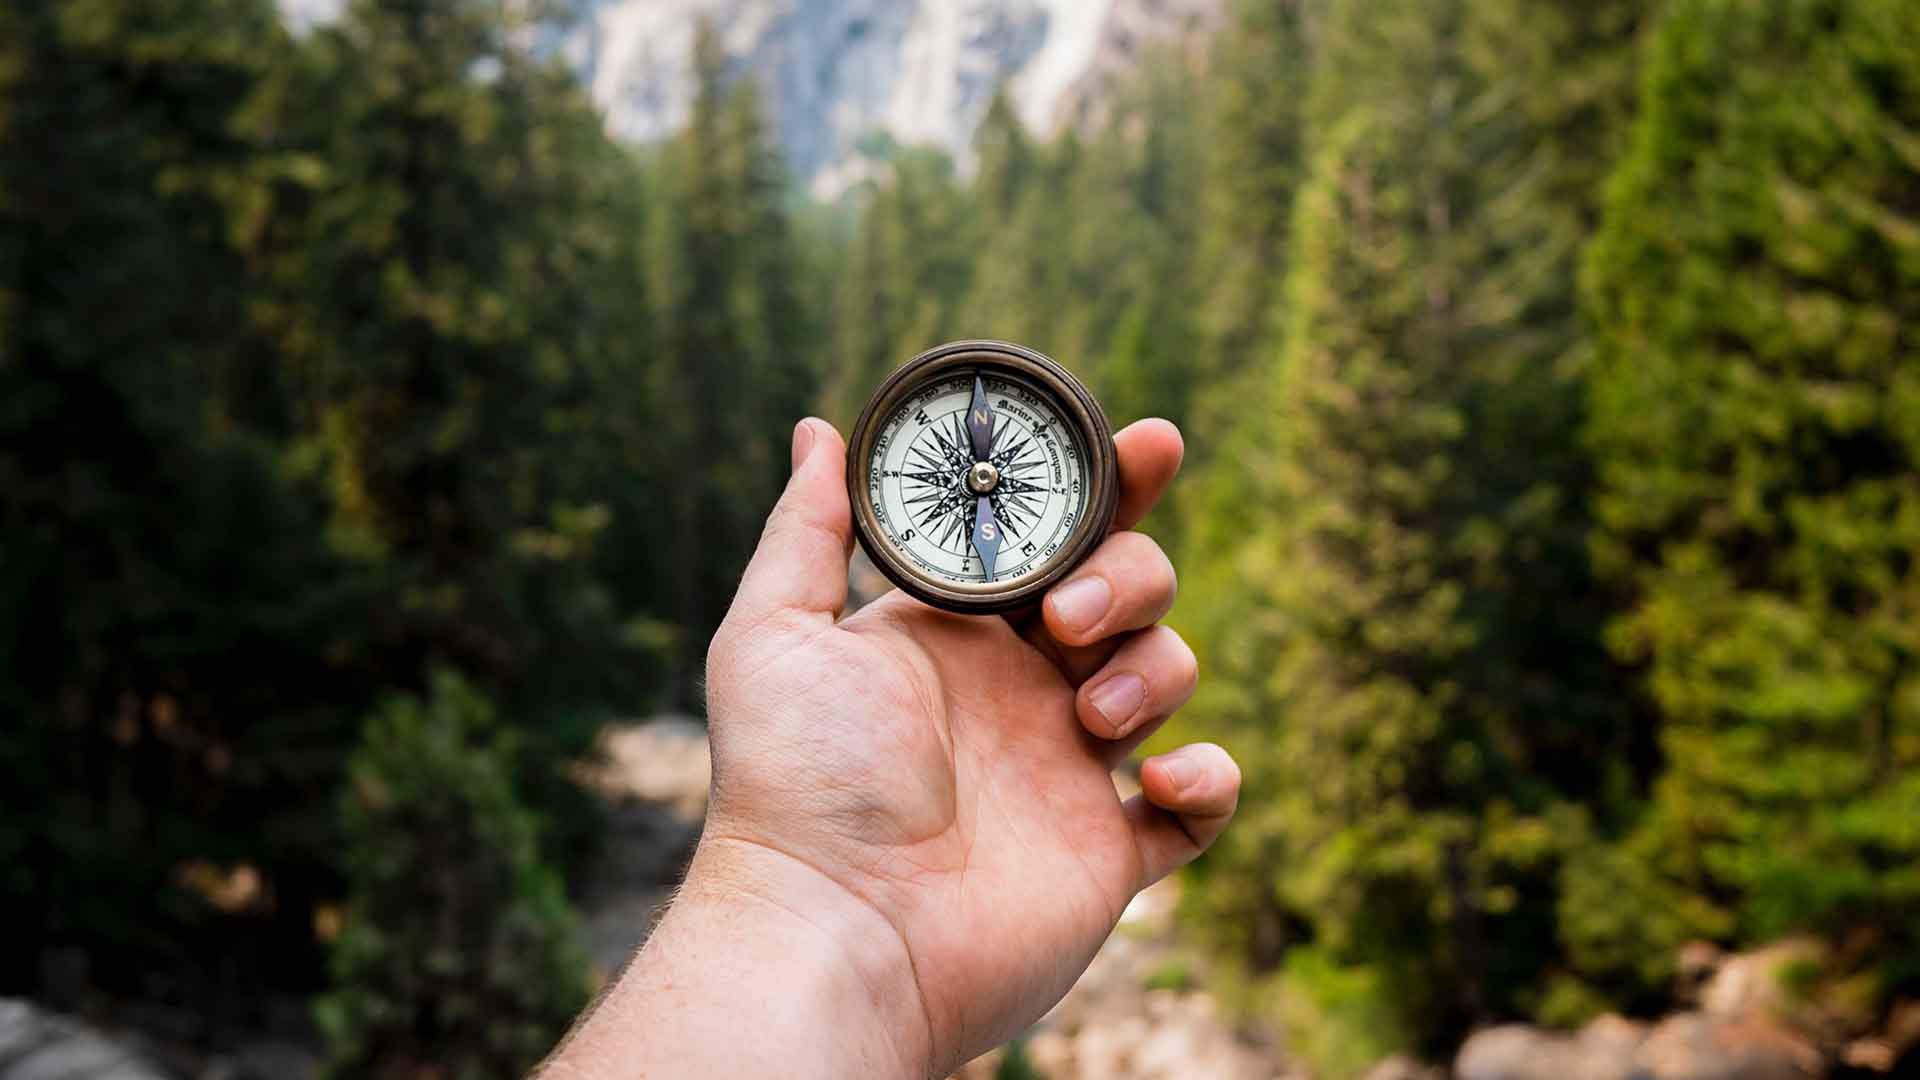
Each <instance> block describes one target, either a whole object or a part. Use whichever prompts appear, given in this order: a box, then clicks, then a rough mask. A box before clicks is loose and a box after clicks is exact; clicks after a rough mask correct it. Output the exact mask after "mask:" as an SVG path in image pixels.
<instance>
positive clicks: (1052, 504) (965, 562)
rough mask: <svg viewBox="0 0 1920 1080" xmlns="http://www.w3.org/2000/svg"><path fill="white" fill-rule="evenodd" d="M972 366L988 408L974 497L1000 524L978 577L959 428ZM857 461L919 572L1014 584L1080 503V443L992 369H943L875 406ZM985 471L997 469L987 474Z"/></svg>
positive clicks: (878, 511) (1077, 513)
mask: <svg viewBox="0 0 1920 1080" xmlns="http://www.w3.org/2000/svg"><path fill="white" fill-rule="evenodd" d="M976 376H977V377H978V378H979V379H980V381H981V383H982V385H983V386H984V387H985V390H986V395H987V401H988V403H989V404H990V405H991V407H992V413H993V418H992V425H993V441H992V452H991V455H990V458H989V460H990V462H991V464H992V465H993V469H992V470H989V471H988V476H989V477H991V478H992V479H990V480H989V481H988V482H987V484H986V485H984V486H986V487H988V490H987V491H986V492H985V494H986V497H987V498H988V499H989V500H990V501H991V504H992V507H993V516H994V519H995V520H994V521H993V522H989V523H987V529H988V535H992V534H993V532H994V531H995V530H997V531H998V532H999V533H1000V536H999V548H998V552H997V558H996V559H995V560H994V565H993V573H992V577H991V579H989V577H988V575H987V571H986V567H985V566H984V565H983V564H982V563H981V560H980V554H979V551H978V550H977V548H976V546H975V543H974V536H975V526H976V524H978V523H977V522H976V521H975V515H976V514H977V513H978V507H979V503H980V494H981V492H980V490H979V487H977V486H970V485H969V479H970V477H971V478H973V479H974V481H975V483H976V484H978V483H979V482H980V479H981V478H979V477H975V476H973V474H974V472H975V461H974V454H973V449H972V443H971V441H970V436H969V432H968V428H967V414H968V407H969V406H970V404H971V403H972V401H973V394H974V379H975V378H976ZM876 419H877V424H878V430H877V432H876V434H875V436H874V439H873V443H872V451H871V459H870V461H869V467H868V469H867V470H866V472H867V485H868V492H867V494H868V496H869V498H870V499H871V500H872V504H873V512H874V518H875V520H876V522H877V523H878V525H879V529H880V532H881V533H882V534H884V536H885V538H886V540H887V542H888V543H889V544H890V545H891V546H892V547H893V548H894V549H895V550H896V551H898V552H899V553H900V554H901V555H902V556H903V557H904V558H905V560H906V561H907V562H908V563H910V564H911V565H912V566H913V567H914V568H916V569H917V570H918V571H919V572H920V573H921V574H922V575H924V576H925V577H927V578H928V579H929V580H931V581H935V582H942V583H947V584H952V585H962V586H965V585H982V584H985V583H987V582H988V581H989V580H991V581H992V582H993V583H994V584H1014V583H1018V582H1020V581H1022V580H1023V579H1026V578H1030V577H1031V576H1033V575H1034V574H1036V573H1039V572H1041V571H1042V570H1043V569H1045V568H1046V567H1047V566H1048V564H1049V563H1050V562H1051V561H1052V560H1053V559H1054V557H1055V556H1057V555H1059V554H1060V553H1061V550H1062V549H1063V548H1065V547H1067V546H1068V541H1069V538H1070V537H1071V536H1072V535H1073V533H1074V529H1075V526H1077V525H1079V524H1081V522H1082V520H1083V519H1084V518H1085V517H1086V514H1087V505H1088V489H1089V477H1088V467H1087V450H1086V446H1085V445H1084V443H1083V441H1082V438H1083V437H1082V436H1081V434H1080V433H1079V431H1078V430H1077V429H1076V428H1075V426H1074V425H1073V424H1071V423H1069V422H1067V418H1066V417H1065V416H1063V415H1061V412H1060V410H1059V408H1058V407H1057V405H1056V404H1055V402H1054V400H1053V399H1052V398H1051V397H1050V396H1049V395H1048V394H1047V393H1046V392H1045V391H1044V390H1042V389H1041V388H1040V387H1039V385H1037V384H1035V383H1033V382H1029V381H1028V380H1026V379H1024V378H1022V377H1020V376H1019V375H1016V374H1013V373H1011V372H1006V371H1001V370H996V369H992V368H987V369H981V370H971V369H966V368H959V369H953V370H949V371H947V372H945V373H943V374H942V375H940V376H939V377H937V378H934V379H932V380H930V381H928V382H927V383H926V384H925V385H923V386H920V387H918V388H917V389H916V390H915V391H914V392H913V393H912V394H911V395H910V396H908V397H906V398H905V399H903V400H902V401H900V402H899V404H897V405H896V406H895V407H894V408H893V409H892V411H891V412H889V413H888V414H887V415H885V416H883V417H878V418H876ZM995 474H997V475H995Z"/></svg>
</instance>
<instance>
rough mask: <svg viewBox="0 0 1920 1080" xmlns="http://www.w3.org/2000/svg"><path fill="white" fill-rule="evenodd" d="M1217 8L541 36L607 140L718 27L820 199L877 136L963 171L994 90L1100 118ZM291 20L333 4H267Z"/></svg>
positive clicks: (665, 0) (737, 23) (670, 93)
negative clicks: (957, 164)
mask: <svg viewBox="0 0 1920 1080" xmlns="http://www.w3.org/2000/svg"><path fill="white" fill-rule="evenodd" d="M1227 2H1228V0H582V3H581V5H580V8H579V11H578V14H577V15H576V16H575V17H574V19H573V20H571V21H570V22H569V23H568V25H566V26H563V27H558V28H555V29H554V30H553V31H552V32H550V33H549V34H546V35H543V36H544V37H545V38H546V40H547V41H549V42H551V43H552V47H554V48H557V49H559V50H560V52H561V53H562V55H564V56H565V57H566V58H567V60H568V61H569V62H570V63H571V64H572V65H573V66H574V68H575V69H576V70H578V71H579V72H580V76H581V78H582V80H583V81H585V82H586V84H587V85H588V86H589V87H590V88H591V90H592V93H593V98H594V100H595V101H596V102H598V103H599V105H600V106H601V108H603V109H605V110H606V115H607V124H608V127H609V128H610V130H612V131H613V132H614V133H616V134H618V135H621V136H623V137H626V138H631V139H634V140H638V141H650V140H653V139H657V138H660V137H662V136H664V135H666V134H668V133H670V132H671V131H673V130H674V129H675V128H676V127H677V126H678V125H679V124H680V123H681V122H682V121H683V120H684V119H685V118H686V114H687V108H688V105H689V103H690V101H691V97H692V80H691V70H690V69H691V59H692V50H693V36H694V32H695V29H696V27H697V26H698V25H699V24H700V22H701V21H702V20H706V21H708V22H709V23H710V24H711V25H712V26H714V27H715V28H716V29H717V30H718V31H719V33H720V35H721V38H722V40H723V41H724V42H725V44H726V48H727V53H728V55H729V56H730V57H731V58H732V60H733V62H734V63H735V64H737V65H738V66H739V68H740V70H741V71H742V72H745V73H749V74H751V75H753V76H754V77H755V78H757V79H759V80H760V81H761V83H762V85H763V86H764V87H765V88H766V93H767V101H768V103H769V107H770V109H771V112H772V115H773V120H774V123H775V125H776V129H777V131H778V133H779V137H780V141H781V143H782V145H783V146H784V148H785V149H786V152H787V157H788V161H789V163H790V164H791V166H792V168H793V170H794V173H795V175H796V176H798V177H800V178H802V179H803V180H805V181H806V182H807V183H808V184H809V186H810V187H811V188H812V189H813V190H814V192H815V193H816V194H819V195H822V196H829V197H830V196H832V195H835V194H837V193H838V192H840V191H842V190H844V189H845V188H846V187H847V186H848V185H850V184H851V183H853V182H855V181H857V180H858V179H859V178H860V177H861V176H862V175H864V173H865V172H866V171H867V169H868V168H869V167H870V164H871V163H870V161H869V160H868V159H867V157H866V155H864V154H863V153H862V147H863V146H864V147H868V148H871V147H873V146H874V145H875V143H874V142H873V141H870V140H871V139H872V137H874V136H878V135H884V136H887V137H890V138H891V139H892V140H893V141H894V142H897V143H903V144H912V145H930V146H937V147H940V148H942V149H944V150H947V151H948V152H950V153H952V154H953V155H954V156H955V158H957V159H959V160H960V161H961V163H962V165H963V166H964V165H965V164H966V158H967V149H968V145H969V143H970V142H971V140H972V136H973V131H974V128H975V127H976V126H977V125H978V124H979V122H980V118H981V116H982V115H983V114H984V113H985V111H986V107H987V103H988V102H989V101H990V100H991V98H992V96H993V92H994V90H995V88H997V87H998V86H1000V85H1001V84H1002V83H1005V84H1006V85H1007V86H1008V87H1009V90H1010V92H1011V93H1012V94H1013V97H1014V101H1015V104H1016V105H1017V107H1018V109H1019V112H1020V115H1021V117H1022V118H1023V119H1024V120H1025V121H1026V122H1027V123H1028V125H1029V126H1031V127H1033V128H1035V129H1036V130H1041V131H1046V132H1052V131H1055V130H1058V129H1059V128H1060V127H1062V126H1063V125H1065V124H1069V123H1075V122H1079V121H1082V120H1084V119H1086V118H1087V117H1089V116H1093V115H1097V114H1098V103H1099V102H1100V101H1101V100H1102V98H1103V96H1104V95H1105V93H1106V92H1107V90H1108V88H1109V87H1110V86H1111V85H1112V82H1113V79H1114V78H1115V76H1116V75H1119V74H1121V73H1124V72H1125V71H1127V70H1130V69H1131V68H1132V67H1133V66H1134V65H1135V64H1136V63H1138V61H1139V58H1140V57H1141V55H1142V54H1143V52H1144V51H1145V50H1146V49H1148V48H1149V47H1151V46H1152V45H1153V44H1154V43H1156V42H1166V41H1180V40H1186V41H1193V40H1197V35H1198V34H1200V33H1202V32H1204V31H1205V30H1206V29H1207V28H1209V27H1211V26H1213V25H1214V24H1215V23H1216V22H1217V21H1218V19H1219V18H1220V16H1221V14H1222V12H1223V11H1224V10H1225V8H1226V5H1227ZM280 3H281V7H282V10H283V11H285V12H286V13H287V15H288V18H289V20H290V21H292V22H293V23H295V24H296V25H312V24H314V23H316V22H322V21H325V20H326V19H327V18H329V17H331V16H332V14H333V13H334V12H336V11H337V9H338V6H339V3H340V0H280Z"/></svg>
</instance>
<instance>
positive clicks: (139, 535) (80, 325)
mask: <svg viewBox="0 0 1920 1080" xmlns="http://www.w3.org/2000/svg"><path fill="white" fill-rule="evenodd" d="M287 49H288V42H287V41H286V40H285V38H284V36H283V34H282V32H281V31H280V28H279V27H278V25H277V22H276V19H275V14H274V11H273V8H272V6H271V4H269V3H266V2H264V0H261V2H256V0H219V2H200V0H195V2H166V3H146V2H142V3H134V2H118V0H101V2H94V3H87V4H71V3H58V2H42V0H25V2H22V3H15V4H8V5H6V6H5V8H4V10H0V399H3V400H4V401H5V402H6V405H5V408H4V409H0V478H4V479H3V480H0V522H3V524H0V533H4V535H5V537H6V539H5V541H4V550H5V557H4V559H0V563H4V574H0V580H3V581H4V584H3V585H0V626H4V627H5V629H4V630H0V712H4V714H5V715H6V716H7V718H8V719H7V722H6V723H5V724H4V725H0V766H3V767H4V768H5V770H6V775H7V776H8V778H9V782H8V783H7V784H6V785H5V793H4V794H3V795H0V821H3V822H4V825H0V860H4V862H5V865H6V866H8V867H9V868H10V869H9V871H8V872H6V873H5V874H0V905H3V906H5V907H6V909H7V910H8V911H9V912H11V913H13V914H14V916H15V919H16V926H17V929H18V932H17V933H15V934H13V935H11V936H10V937H9V940H8V945H7V946H6V948H7V950H8V953H9V955H8V957H7V959H6V960H5V961H4V962H0V972H4V975H0V981H4V982H5V983H6V984H7V986H9V987H11V988H13V989H16V990H18V989H35V987H34V985H33V980H34V979H36V978H37V977H38V973H39V972H40V971H41V970H42V968H41V964H40V962H39V957H38V956H37V955H36V952H37V950H39V949H42V948H47V949H54V948H57V949H63V950H71V949H79V950H81V951H82V952H84V953H85V954H87V955H88V956H89V958H90V973H91V976H92V978H93V979H94V980H95V981H96V982H97V983H98V984H99V985H101V986H103V987H105V988H108V989H118V990H125V989H129V988H137V987H140V986H142V985H143V978H144V974H143V973H144V972H145V971H146V970H147V969H148V968H149V967H164V968H166V969H167V970H168V971H169V972H170V974H171V976H172V977H173V978H175V979H176V980H178V981H179V982H180V983H181V984H183V985H193V984H194V982H195V980H196V979H198V978H201V977H203V976H206V975H207V974H208V973H207V972H205V971H203V970H201V965H202V964H203V963H204V962H206V961H207V960H208V959H209V958H210V957H211V956H212V955H214V954H213V953H212V952H211V951H207V952H205V953H204V954H203V953H202V952H201V950H199V949H198V948H197V942H199V941H200V940H201V939H200V938H198V937H197V934H198V933H199V932H200V928H201V927H202V926H204V924H205V921H206V920H207V919H209V918H210V917H211V913H210V912H209V911H208V910H207V909H206V907H205V905H204V904H200V903H197V902H196V901H195V899H194V898H193V897H191V896H189V895H186V894H184V893H183V891H182V890H181V889H180V887H179V884H178V881H177V879H176V877H175V872H176V870H177V869H178V868H179V866H180V864H181V863H183V862H184V861H185V860H187V859H190V858H198V859H206V860H212V861H214V862H216V863H218V864H220V865H231V864H233V863H237V862H241V861H246V862H250V863H252V864H253V865H255V866H256V867H259V868H261V869H262V870H263V872H264V873H265V874H267V875H268V876H269V877H270V879H271V880H273V881H274V882H275V884H276V885H277V886H278V887H279V889H280V893H279V895H280V901H281V903H280V907H279V909H278V911H279V913H280V914H279V916H278V917H277V918H275V919H269V920H266V921H265V922H266V925H261V924H259V923H255V924H253V925H252V926H251V927H250V928H249V932H251V933H255V934H258V935H259V936H258V937H257V938H254V939H252V940H257V941H259V942H260V945H261V947H260V948H258V949H254V948H251V947H248V948H242V949H238V950H234V951H233V952H231V953H228V955H238V956H239V957H240V961H239V962H240V963H241V964H242V966H243V968H244V969H246V975H247V976H248V977H253V978H259V979H262V980H265V981H269V982H271V981H273V980H276V979H280V978H284V977H291V978H292V979H293V980H294V981H298V979H299V978H300V974H299V973H297V972H289V971H288V970H287V969H290V968H297V967H298V966H299V965H298V963H297V958H298V957H299V956H300V950H301V949H302V948H304V947H305V945H304V943H305V942H306V941H307V940H308V939H309V938H310V935H311V923H310V922H309V921H307V917H308V914H309V911H310V904H311V903H312V902H313V901H314V900H315V899H316V893H317V888H318V886H317V882H316V878H324V876H325V872H324V870H321V871H319V872H318V873H316V867H323V866H324V865H325V862H326V860H327V859H328V858H329V849H328V847H327V845H326V843H325V833H326V831H327V830H326V828H325V825H324V816H320V817H316V815H315V814H314V812H313V810H312V807H313V806H314V804H315V803H316V802H324V796H325V792H326V791H328V790H329V789H330V786H331V784H332V783H333V781H334V780H335V779H336V778H337V771H335V769H336V766H337V763H338V761H339V759H340V756H341V755H343V754H344V752H345V747H346V745H348V744H349V743H350V740H351V735H350V731H351V728H350V723H349V721H350V718H351V712H352V710H354V709H356V708H358V707H359V706H360V703H361V702H362V701H363V700H364V698H363V695H364V694H365V693H366V687H365V686H364V684H363V683H361V682H359V681H358V680H356V679H355V678H353V677H352V676H350V675H348V674H346V673H343V672H341V671H339V670H338V669H337V668H336V667H335V665H334V664H333V663H332V662H331V657H332V652H333V650H334V649H336V648H337V647H339V646H340V645H341V644H342V643H344V642H347V641H350V640H351V639H352V638H353V636H354V633H355V631H354V630H353V629H352V627H353V626H354V624H355V623H356V622H357V619H355V618H354V614H355V612H356V611H357V610H358V605H359V603H360V601H361V600H362V599H363V598H364V596H365V595H366V594H365V592H364V590H363V589H362V588H361V586H360V584H358V583H357V575H354V574H352V573H350V572H349V571H348V570H347V568H345V567H343V566H342V565H341V564H340V562H339V561H338V560H337V559H335V558H334V557H333V556H332V555H331V554H330V553H329V552H328V551H327V550H326V548H325V546H324V544H323V543H322V541H321V537H322V529H321V522H320V517H321V508H320V506H319V505H318V499H317V498H316V497H315V492H313V491H312V490H310V489H309V488H308V487H306V486H305V485H302V484H299V483H297V482H295V481H294V480H293V479H292V478H291V475H290V474H291V470H290V469H289V468H288V461H287V459H286V456H285V455H284V454H283V453H282V451H281V449H280V447H279V446H277V445H276V441H275V440H276V436H277V435H278V434H279V431H278V430H277V429H276V428H275V427H274V425H273V422H272V421H273V418H274V417H275V416H277V415H279V414H280V412H281V411H282V410H281V408H280V405H279V403H278V402H276V401H274V400H272V399H273V397H274V395H275V392H276V391H275V382H274V372H273V371H272V369H271V367H270V366H267V365H266V364H265V360H266V356H265V353H264V350H263V348H262V341H261V339H260V338H259V337H258V336H257V335H256V334H255V332H254V328H253V326H252V319H251V315H250V313H251V312H252V311H253V309H254V308H255V306H256V304H258V303H260V302H261V300H262V299H263V298H262V296H261V295H260V293H259V292H258V291H257V288H256V283H255V282H254V281H253V280H251V279H250V278H249V276H248V274H247V273H246V266H247V252H246V250H245V248H244V245H243V243H242V242H241V241H242V239H243V238H244V237H245V234H246V231H247V230H246V229H245V227H244V226H245V213H244V210H245V209H246V207H247V206H249V205H255V204H258V203H259V202H260V201H262V200H264V199H265V198H266V197H267V196H266V195H265V193H264V190H263V189H264V186H265V185H264V181H263V178H262V175H261V170H262V168H263V167H265V166H263V164H262V163H266V165H267V166H273V165H277V164H278V163H279V158H278V157H277V155H276V154H275V153H274V152H272V149H271V148H270V147H268V146H266V145H265V144H263V143H261V142H259V141H256V138H257V136H256V134H255V133H254V132H253V131H252V129H251V127H250V124H249V113H250V110H251V109H252V108H253V107H254V106H255V105H256V104H257V102H258V100H259V96H260V94H261V92H262V88H263V87H264V86H265V85H266V83H267V82H268V80H269V77H270V73H271V72H272V71H274V70H275V68H276V66H277V65H279V64H282V63H284V62H285V60H286V56H287ZM129 898H140V900H141V901H142V902H139V903H134V904H129V903H128V899H129ZM238 940H242V939H241V938H239V937H237V936H230V937H229V938H227V939H226V941H225V944H226V945H227V946H228V947H229V948H231V946H233V945H234V944H235V942H236V941H238ZM289 953H291V954H292V956H293V957H294V958H296V962H295V963H292V964H287V963H282V961H284V960H286V959H287V958H288V956H289ZM229 977H232V976H231V974H230V975H229Z"/></svg>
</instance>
